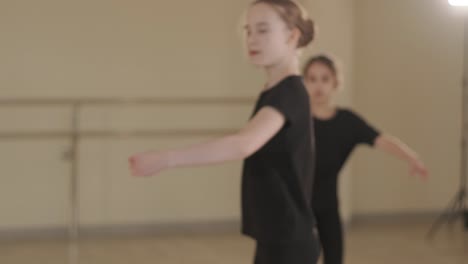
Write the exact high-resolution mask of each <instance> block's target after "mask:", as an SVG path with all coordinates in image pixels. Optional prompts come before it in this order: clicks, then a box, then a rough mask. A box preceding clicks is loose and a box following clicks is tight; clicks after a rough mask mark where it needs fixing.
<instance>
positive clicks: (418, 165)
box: [409, 160, 429, 180]
mask: <svg viewBox="0 0 468 264" xmlns="http://www.w3.org/2000/svg"><path fill="white" fill-rule="evenodd" d="M409 165H410V174H411V175H412V176H418V175H419V177H420V178H421V179H423V180H427V179H428V177H429V172H428V171H427V168H426V166H425V165H424V163H422V161H420V160H413V161H411V162H410V164H409Z"/></svg>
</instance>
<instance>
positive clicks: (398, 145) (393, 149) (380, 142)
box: [375, 134, 429, 179]
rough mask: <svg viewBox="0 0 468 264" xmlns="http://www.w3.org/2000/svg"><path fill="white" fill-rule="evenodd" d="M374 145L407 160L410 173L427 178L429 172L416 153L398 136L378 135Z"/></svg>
mask: <svg viewBox="0 0 468 264" xmlns="http://www.w3.org/2000/svg"><path fill="white" fill-rule="evenodd" d="M375 146H376V148H378V149H381V150H383V151H385V152H387V153H390V154H392V155H394V156H396V157H397V158H399V159H401V160H404V161H406V162H408V164H409V166H410V174H411V175H419V176H420V177H421V178H422V179H427V177H428V175H429V173H428V171H427V168H426V166H425V165H424V163H423V162H422V161H421V160H420V159H419V157H418V154H417V153H416V152H415V151H413V150H412V149H411V148H410V147H409V146H407V145H406V144H405V143H403V142H402V141H401V140H399V139H398V138H396V137H393V136H390V135H384V134H383V135H380V136H379V137H378V138H377V139H376V141H375Z"/></svg>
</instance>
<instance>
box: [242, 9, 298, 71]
mask: <svg viewBox="0 0 468 264" xmlns="http://www.w3.org/2000/svg"><path fill="white" fill-rule="evenodd" d="M245 30H246V47H247V51H248V53H249V59H250V61H251V63H252V64H254V65H256V66H261V67H268V66H271V65H274V64H276V63H279V62H280V61H281V60H283V59H284V58H286V57H287V56H291V55H293V54H295V53H294V52H295V50H296V48H295V43H294V42H295V39H294V37H295V36H293V31H292V30H290V29H288V27H287V25H286V23H285V22H284V21H283V20H282V18H281V17H280V16H279V14H278V13H277V12H276V11H275V9H274V8H273V7H271V6H270V5H268V4H265V3H258V4H255V5H252V6H251V7H250V9H249V10H248V13H247V21H246V26H245Z"/></svg>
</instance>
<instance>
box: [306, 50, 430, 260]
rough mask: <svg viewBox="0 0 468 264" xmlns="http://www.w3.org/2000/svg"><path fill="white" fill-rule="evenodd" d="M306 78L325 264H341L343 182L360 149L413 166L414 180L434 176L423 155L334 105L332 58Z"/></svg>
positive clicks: (322, 59)
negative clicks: (353, 155) (340, 197)
mask: <svg viewBox="0 0 468 264" xmlns="http://www.w3.org/2000/svg"><path fill="white" fill-rule="evenodd" d="M303 75H304V79H305V80H304V81H305V84H306V87H307V89H308V92H309V95H310V100H311V106H312V107H311V113H312V115H313V120H314V126H315V127H314V132H315V139H316V155H317V159H316V170H315V181H314V186H313V199H312V204H313V210H314V213H315V217H316V218H317V228H318V231H319V237H320V242H321V245H322V249H323V257H324V263H326V264H341V263H343V235H342V226H341V219H340V216H339V203H338V197H337V186H338V183H337V181H338V174H339V172H340V171H341V169H342V167H343V165H344V163H345V162H346V160H347V159H348V157H349V155H350V154H351V152H352V151H353V149H354V148H355V147H356V146H357V145H359V144H367V145H369V146H373V147H376V148H377V149H381V150H383V151H386V152H388V153H390V154H392V155H394V156H396V157H398V158H400V159H402V160H404V161H406V162H408V164H409V166H410V173H411V174H417V175H420V176H421V177H422V178H426V177H427V175H428V173H427V170H426V168H425V166H424V164H423V163H422V162H421V161H420V159H419V158H418V155H417V154H416V153H415V152H414V151H412V150H411V149H410V148H409V147H408V146H406V145H405V144H404V143H402V142H401V141H400V140H398V139H397V138H395V137H392V136H389V135H385V134H382V133H381V132H379V131H378V130H376V129H375V128H374V127H372V126H371V125H369V124H368V123H367V122H366V121H365V120H364V119H363V118H361V117H360V116H359V115H357V114H355V113H354V112H353V111H351V110H347V109H342V108H338V107H336V106H335V105H334V104H333V98H334V96H335V93H336V92H337V90H338V87H339V78H338V76H339V74H338V72H337V67H336V65H335V62H334V61H333V60H332V59H331V58H330V57H327V56H316V57H312V58H311V59H310V60H309V61H308V62H307V63H306V65H305V67H304V72H303Z"/></svg>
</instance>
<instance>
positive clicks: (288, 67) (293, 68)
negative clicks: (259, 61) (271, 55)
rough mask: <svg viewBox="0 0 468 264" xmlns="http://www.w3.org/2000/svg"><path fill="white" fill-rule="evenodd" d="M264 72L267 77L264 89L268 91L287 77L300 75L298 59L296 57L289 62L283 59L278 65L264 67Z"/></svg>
mask: <svg viewBox="0 0 468 264" xmlns="http://www.w3.org/2000/svg"><path fill="white" fill-rule="evenodd" d="M265 71H266V75H267V83H266V85H265V89H266V90H268V89H270V88H271V87H273V86H275V85H276V84H277V83H279V82H280V81H281V80H283V79H284V78H286V77H287V76H290V75H300V73H299V59H298V58H297V57H296V56H294V57H293V58H291V59H289V60H286V59H285V60H283V61H282V62H280V63H277V64H274V65H271V66H267V67H265Z"/></svg>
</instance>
